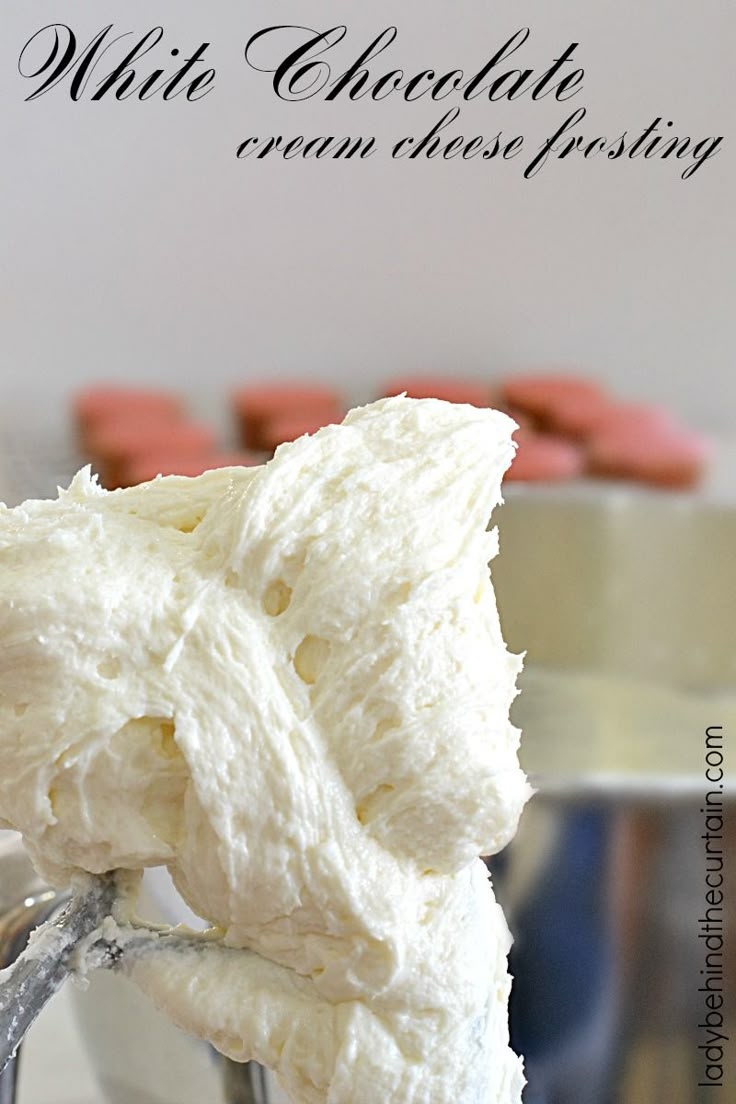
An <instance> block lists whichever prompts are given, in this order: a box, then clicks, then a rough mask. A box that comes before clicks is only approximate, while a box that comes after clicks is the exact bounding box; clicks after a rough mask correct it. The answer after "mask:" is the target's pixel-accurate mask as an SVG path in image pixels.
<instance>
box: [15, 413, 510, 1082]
mask: <svg viewBox="0 0 736 1104" xmlns="http://www.w3.org/2000/svg"><path fill="white" fill-rule="evenodd" d="M512 428H513V423H512V422H511V421H510V420H509V419H508V418H506V417H505V416H504V415H503V414H500V413H498V412H495V411H489V410H477V409H475V408H473V407H466V406H453V405H450V404H447V403H442V402H438V401H435V400H422V401H415V400H411V399H405V398H395V399H386V400H383V401H381V402H378V403H375V404H373V405H371V406H368V407H365V408H362V409H359V410H354V411H352V412H351V413H350V414H349V415H348V416H347V418H346V419H345V422H344V423H343V425H341V426H330V427H327V428H325V429H322V430H320V431H319V432H318V433H316V434H315V435H314V436H312V437H305V438H302V439H300V440H299V441H296V442H294V443H293V444H288V445H283V446H282V447H281V448H279V449H278V451H277V453H276V455H275V457H274V459H273V460H272V461H271V462H270V463H268V464H266V465H265V466H263V467H261V468H255V469H227V470H222V471H217V472H211V473H208V474H206V475H204V476H202V477H200V478H197V479H191V480H190V479H180V478H176V477H169V478H166V479H159V480H156V481H155V482H153V483H150V484H146V485H143V486H141V487H138V488H133V489H130V490H125V491H116V492H112V493H108V492H105V491H103V490H101V489H99V488H98V487H97V486H96V485H95V484H94V483H93V482H92V481H91V480H90V478H89V475H88V473H85V472H82V473H80V475H78V476H77V478H76V479H75V480H74V482H73V483H72V485H71V487H70V488H69V489H68V490H67V491H62V492H60V495H59V499H58V501H55V502H28V503H25V504H23V505H22V506H19V507H16V508H15V509H12V510H8V509H5V508H3V509H2V511H0V654H1V655H2V662H1V663H0V752H1V753H2V759H3V772H2V776H0V817H2V819H3V821H4V822H5V823H7V824H8V825H12V826H13V827H16V828H18V829H19V830H20V831H21V832H22V833H23V835H24V837H25V840H26V843H27V845H28V847H29V848H30V850H31V853H32V855H33V857H34V860H35V862H36V863H37V865H38V867H39V869H41V870H42V871H43V872H44V874H45V875H46V876H48V877H49V878H51V879H52V880H53V881H55V882H57V883H62V882H65V881H67V880H68V879H69V878H70V877H71V876H72V875H73V874H74V872H75V871H77V870H80V869H81V870H86V871H91V872H102V871H105V870H109V869H112V868H115V867H125V868H130V869H138V868H141V867H143V866H146V865H156V864H166V865H167V866H168V867H169V869H170V871H171V874H172V877H173V878H174V881H175V883H176V885H177V887H178V889H179V890H180V892H181V894H182V896H183V897H184V898H185V900H186V901H187V903H188V904H189V905H190V906H191V907H192V908H193V909H194V910H195V911H196V912H197V913H199V914H201V915H202V916H204V917H206V918H207V919H208V920H209V921H210V922H211V923H212V924H213V925H216V926H217V927H218V928H221V929H222V932H223V941H224V943H225V944H227V945H228V946H227V947H214V945H213V944H209V945H208V953H206V954H195V955H194V956H193V958H191V957H190V955H189V954H188V953H183V954H179V955H174V953H173V952H164V953H162V954H161V955H160V956H149V957H148V958H147V959H146V961H145V962H142V963H141V964H140V966H139V967H137V968H135V970H134V971H133V976H134V980H136V981H137V982H138V983H139V984H140V985H141V986H142V987H143V988H145V989H146V991H148V992H149V993H150V994H151V995H152V996H153V998H154V1000H156V1001H157V1003H159V1004H160V1005H161V1006H163V1007H164V1008H166V1009H167V1010H168V1011H169V1013H170V1014H171V1015H172V1017H173V1018H174V1019H175V1020H176V1021H177V1022H179V1023H180V1024H182V1025H183V1026H185V1027H188V1028H189V1029H190V1030H192V1031H195V1032H196V1033H198V1034H201V1035H203V1036H206V1037H208V1038H210V1039H211V1040H212V1041H213V1042H214V1043H215V1045H217V1046H218V1047H219V1048H220V1049H222V1050H223V1051H224V1052H225V1053H228V1054H230V1055H231V1056H234V1057H236V1058H243V1059H244V1058H249V1057H254V1058H256V1059H258V1060H260V1061H261V1062H263V1063H264V1064H265V1065H268V1066H269V1067H271V1068H272V1069H274V1070H275V1071H276V1072H277V1074H278V1075H279V1077H280V1079H281V1081H282V1083H283V1084H284V1086H285V1087H286V1089H287V1091H288V1092H289V1093H290V1094H291V1096H292V1097H293V1099H294V1100H295V1101H299V1102H303V1104H322V1102H330V1104H375V1102H376V1101H377V1100H381V1101H382V1104H412V1102H417V1104H419V1102H422V1104H425V1102H426V1104H430V1102H431V1104H445V1102H447V1104H449V1102H450V1101H452V1102H456V1101H462V1104H490V1102H492V1101H493V1102H503V1104H511V1102H513V1104H516V1102H517V1101H518V1100H519V1099H520V1092H521V1084H522V1077H521V1072H520V1063H519V1060H518V1059H517V1058H516V1056H515V1055H513V1053H512V1052H511V1051H510V1050H509V1049H508V1031H507V1013H506V1003H507V997H508V984H509V983H508V977H507V973H506V962H505V959H506V954H507V951H508V946H509V936H508V931H507V928H506V925H505V922H504V919H503V916H502V914H501V911H500V909H499V908H498V906H497V905H496V903H495V901H494V899H493V894H492V891H491V887H490V884H489V882H488V880H487V876H486V873H485V868H484V866H483V865H482V863H481V862H480V861H479V860H478V859H477V856H478V855H480V854H489V853H492V852H495V851H497V850H498V849H499V848H500V847H502V846H503V845H504V844H505V843H506V842H507V841H508V840H509V839H510V837H511V836H512V835H513V832H514V830H515V828H516V823H517V820H518V817H519V814H520V811H521V808H522V806H523V804H524V801H525V800H526V797H527V795H528V787H527V784H526V781H525V778H524V775H523V774H522V772H521V770H520V769H519V766H518V763H517V758H516V751H517V745H518V733H517V731H516V730H515V729H514V728H513V727H512V726H511V725H510V723H509V719H508V712H509V706H510V703H511V701H512V699H513V697H514V695H515V680H516V676H517V673H518V671H519V668H520V661H519V659H518V658H517V657H515V656H512V655H510V654H509V653H508V652H507V650H506V648H505V645H504V643H503V640H502V636H501V631H500V627H499V622H498V616H497V612H496V606H495V600H494V596H493V590H492V586H491V582H490V577H489V573H488V567H487V564H488V561H489V560H490V559H491V557H492V556H493V555H494V554H495V552H496V534H495V531H493V532H488V531H487V529H486V526H487V520H488V517H489V516H490V513H491V510H492V508H493V507H494V506H495V504H496V503H497V502H498V501H499V499H500V482H501V477H502V474H503V472H504V470H505V468H506V467H507V466H508V464H509V463H510V461H511V459H512V456H513V445H512V444H511V440H510V434H511V430H512ZM230 948H247V950H245V951H244V950H234V949H230ZM210 952H211V953H210Z"/></svg>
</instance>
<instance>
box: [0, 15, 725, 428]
mask: <svg viewBox="0 0 736 1104" xmlns="http://www.w3.org/2000/svg"><path fill="white" fill-rule="evenodd" d="M55 21H59V22H66V23H69V24H70V25H72V26H73V27H74V29H75V30H76V32H77V34H78V37H79V38H80V39H85V40H88V39H89V38H91V37H92V36H93V34H95V33H96V32H97V31H98V30H99V29H100V28H101V27H102V26H103V25H105V24H106V23H109V22H112V23H114V24H115V27H116V30H117V31H118V32H121V31H123V30H135V31H139V32H141V33H143V32H144V31H146V30H148V29H149V28H150V27H151V26H153V25H154V24H156V23H161V24H162V25H163V26H164V27H165V28H166V32H167V35H166V39H165V44H166V45H167V46H168V48H172V47H173V46H179V47H180V48H181V49H182V54H185V53H187V52H191V50H193V49H194V48H195V47H196V46H197V45H199V43H200V42H201V41H203V40H207V41H209V42H210V43H211V45H210V47H209V50H208V52H207V57H208V59H209V61H210V64H214V65H215V66H216V68H217V80H216V87H215V89H214V91H213V92H212V94H211V95H209V96H208V97H206V98H205V99H203V100H202V101H201V102H200V103H196V104H188V103H186V102H184V101H183V99H181V98H179V99H177V100H175V101H173V102H172V103H168V104H166V103H160V102H158V101H151V102H149V103H145V104H141V103H139V102H137V101H135V102H134V101H127V102H123V103H117V102H115V101H112V100H109V99H107V100H104V101H102V102H101V103H91V102H89V101H88V100H85V101H84V102H81V103H73V102H72V101H71V100H70V99H69V97H68V93H67V92H66V91H65V89H63V88H59V89H57V90H56V91H55V92H54V93H52V94H49V95H47V96H44V97H43V98H41V99H40V100H38V101H36V102H33V103H25V102H24V97H25V96H27V95H28V94H29V93H30V91H31V89H32V87H33V85H32V83H31V82H29V81H26V80H23V79H22V78H21V77H20V76H19V75H18V71H17V59H18V54H19V52H20V49H21V47H22V46H23V44H24V42H25V41H26V40H27V39H28V38H29V37H30V35H31V34H32V33H33V32H34V31H35V30H36V29H38V28H39V27H41V26H42V25H43V24H44V23H48V22H55ZM279 22H281V23H301V24H309V25H310V26H313V27H316V28H320V29H323V28H326V27H327V26H331V25H334V24H335V23H339V22H345V23H346V24H347V25H348V27H349V32H350V33H349V38H348V40H347V42H346V43H343V44H342V45H341V46H340V47H339V48H337V49H336V50H334V51H333V56H334V57H335V60H336V61H337V62H339V61H342V62H343V65H347V64H348V63H349V62H350V61H351V60H352V59H353V56H354V55H355V54H356V53H357V52H358V51H359V50H362V49H363V48H364V47H365V46H366V45H367V44H368V42H369V41H370V39H371V38H372V37H373V36H374V35H375V34H376V33H377V32H378V31H380V30H381V29H382V28H383V27H385V26H387V25H389V24H391V23H395V24H396V25H397V26H398V28H399V32H400V34H399V39H398V40H397V42H396V43H395V44H394V46H393V47H392V48H391V51H390V53H388V54H384V55H383V57H382V59H381V61H379V62H378V63H376V73H377V75H379V74H380V73H381V72H383V71H384V68H388V67H394V66H396V65H403V67H405V68H406V69H407V71H413V70H418V69H421V68H426V67H427V66H433V67H435V68H437V69H438V70H445V69H448V68H454V67H456V66H460V67H464V68H466V69H467V70H468V71H470V70H471V69H473V68H475V67H478V66H479V65H480V64H482V62H483V61H485V60H486V59H487V58H488V57H489V56H490V54H492V53H493V52H494V51H495V50H496V49H497V48H498V47H499V46H500V45H501V43H502V42H503V41H504V40H505V39H506V38H507V37H508V36H509V35H510V34H511V33H512V32H513V31H514V30H516V28H517V27H519V26H522V25H524V24H527V25H529V26H530V27H531V28H532V31H533V37H532V39H531V40H530V42H529V43H528V44H527V45H526V47H525V48H524V50H523V53H520V54H519V55H517V58H518V59H520V60H521V61H523V63H524V64H529V65H535V66H539V67H540V68H544V67H546V66H547V65H548V64H549V62H550V61H551V58H552V57H554V56H556V55H557V54H558V53H559V52H560V51H561V50H562V49H563V48H564V47H565V46H566V45H567V44H568V43H569V42H570V41H573V40H574V41H578V42H579V43H580V46H579V47H578V50H577V53H576V58H577V60H578V64H582V65H583V66H584V67H585V70H586V78H585V86H584V90H583V92H582V93H581V94H580V95H579V96H577V97H576V98H575V99H574V100H572V101H571V102H570V103H569V104H555V103H554V102H552V103H550V102H549V100H545V101H544V102H543V103H537V104H532V103H530V102H528V101H527V100H522V101H519V102H518V103H516V104H513V105H511V106H509V105H508V104H505V103H499V104H488V103H487V102H486V101H483V100H478V101H476V102H475V103H473V104H469V105H466V106H464V107H463V112H462V126H461V125H460V124H458V125H457V126H456V127H455V130H454V132H465V133H466V134H468V135H471V134H476V133H481V134H486V135H488V136H490V135H492V134H494V133H495V132H496V130H497V129H498V128H499V127H503V128H504V129H505V130H508V131H509V132H510V133H511V134H516V133H525V134H527V136H528V141H529V142H530V143H531V142H533V141H534V140H536V141H537V142H539V141H541V139H542V138H543V137H544V135H545V134H546V133H547V132H548V131H550V130H554V129H555V128H556V126H557V125H558V123H559V122H561V121H562V120H563V119H564V118H565V117H566V116H567V114H569V111H570V110H572V109H573V108H574V107H576V106H578V105H584V106H586V107H587V109H588V113H589V115H588V119H587V120H586V121H585V123H584V124H582V125H581V128H580V130H581V132H585V133H590V134H591V136H592V135H593V134H598V133H607V134H609V136H611V137H613V136H615V135H617V134H619V133H620V131H621V129H622V128H624V127H629V128H631V129H632V131H633V130H636V129H640V128H642V127H644V126H645V125H646V124H647V123H648V122H649V121H651V120H652V119H653V118H654V117H655V116H656V115H658V114H661V115H664V116H665V117H666V118H671V119H673V120H674V121H675V128H674V130H675V131H679V132H680V133H689V134H692V135H696V136H706V135H710V134H724V135H725V136H726V142H725V145H724V148H723V149H722V151H721V153H720V154H719V155H718V156H717V157H716V158H715V159H714V160H713V161H712V162H710V163H709V164H707V165H706V166H704V167H703V168H701V169H700V170H699V171H698V172H697V173H696V174H695V176H694V177H693V178H692V179H691V180H689V181H685V182H683V181H682V180H681V179H680V175H679V171H678V170H677V168H676V166H675V165H674V164H673V163H671V162H659V161H652V162H644V161H643V160H637V161H633V162H629V161H623V160H622V161H616V162H606V161H603V160H601V159H598V160H596V161H592V162H590V163H587V164H583V163H580V162H577V163H573V162H555V163H553V164H550V165H549V166H548V167H547V168H546V169H545V171H544V172H542V173H541V174H540V175H538V176H537V177H536V178H535V179H534V180H532V181H525V180H524V179H523V177H522V169H523V165H522V163H521V162H520V161H518V160H517V161H516V162H510V163H508V164H505V165H504V164H498V163H497V162H496V161H490V162H483V161H478V160H475V161H472V162H465V163H463V162H461V161H450V162H447V163H438V162H436V161H434V162H431V163H429V162H426V161H421V162H414V163H410V162H407V161H397V162H393V161H391V160H390V159H389V158H387V157H374V158H372V159H370V160H368V161H366V162H362V163H352V162H346V163H340V162H333V161H321V162H316V161H308V162H302V161H298V160H293V161H289V162H284V161H276V160H273V161H271V160H266V161H260V162H253V161H252V160H250V161H243V162H238V161H237V160H236V159H235V156H234V151H235V147H236V145H237V144H238V142H239V141H240V140H241V139H242V138H244V137H246V136H248V135H249V134H259V133H260V134H263V135H266V134H270V133H273V132H276V133H284V134H300V133H301V134H318V133H328V134H330V133H336V134H375V135H376V136H377V137H378V140H379V142H380V143H381V144H382V145H384V146H388V145H389V144H390V141H391V140H396V138H397V137H399V136H401V135H402V134H407V133H416V134H420V133H422V126H423V125H424V126H426V127H429V126H430V125H431V124H432V123H433V122H434V121H435V120H436V119H437V118H439V117H440V115H441V114H443V112H444V110H445V109H446V108H447V107H449V106H451V104H452V103H453V102H454V101H446V102H445V104H432V103H431V102H430V103H429V104H425V103H424V102H423V101H422V103H421V104H415V105H408V106H407V105H405V104H404V103H403V101H400V100H399V99H398V98H396V99H390V100H387V101H386V102H384V103H379V104H370V103H365V102H363V103H360V104H350V103H349V101H347V100H343V101H338V102H337V103H334V104H325V103H324V102H323V101H322V100H310V101H309V102H308V103H305V104H293V105H290V104H283V103H281V102H279V101H278V100H277V99H276V97H275V96H274V94H273V92H272V90H271V87H270V84H269V81H268V78H267V77H265V76H263V75H260V74H258V73H255V72H253V71H251V70H249V69H247V68H246V65H245V63H244V61H243V58H242V48H243V45H244V43H245V41H246V40H247V39H248V38H249V36H250V35H251V34H252V33H254V32H255V31H256V30H258V29H259V28H261V27H264V26H267V25H269V24H273V23H279ZM131 41H132V40H131ZM735 42H736V9H734V7H733V4H732V3H731V2H730V0H706V2H705V3H703V4H694V3H692V2H691V0H671V2H670V3H667V4H664V3H663V2H662V0H616V2H614V0H596V2H595V3H591V2H590V0H531V2H530V0H526V2H511V0H503V2H492V0H459V2H456V3H452V4H451V3H449V2H447V0H401V2H393V3H388V2H386V0H372V2H370V3H369V2H368V0H365V2H364V3H362V4H358V3H357V2H355V0H348V2H341V3H339V2H336V0H299V2H296V0H252V2H250V3H244V2H241V0H219V2H214V3H211V4H203V3H195V2H194V0H127V2H126V3H125V4H121V3H111V2H110V0H73V2H72V0H56V2H50V0H35V2H34V3H33V4H28V3H27V2H26V0H4V2H3V11H2V35H1V36H0V96H1V98H2V120H1V123H0V125H1V127H2V134H1V137H0V143H1V145H0V148H1V149H2V158H3V171H2V188H3V192H4V196H3V203H2V213H1V218H2V226H1V230H2V282H1V285H0V317H1V319H2V369H1V372H2V375H1V377H0V403H2V404H3V405H4V406H5V407H7V406H8V404H12V403H13V402H18V401H21V400H23V401H24V402H25V401H28V400H29V399H30V400H33V401H34V402H37V403H38V404H39V406H43V405H49V404H56V403H58V402H59V401H63V400H64V399H65V397H66V396H67V395H68V393H69V392H70V391H71V390H73V389H74V388H75V387H77V386H78V385H80V384H81V383H83V382H85V381H89V380H93V379H98V378H100V377H103V376H104V377H110V378H115V379H129V380H132V381H143V380H150V381H153V382H173V383H176V384H177V385H178V386H180V387H181V388H182V389H184V390H186V391H189V392H192V393H198V392H202V391H203V390H208V391H210V392H211V394H212V395H213V396H214V395H220V394H222V395H223V396H224V394H225V392H226V390H227V388H228V387H229V386H230V385H231V384H232V383H234V382H236V381H239V380H243V379H246V378H250V377H254V376H257V375H259V374H262V373H264V372H271V371H278V372H281V373H283V374H285V375H289V376H301V375H309V374H315V375H319V376H320V377H323V378H328V379H334V380H339V381H341V382H342V383H343V385H344V386H345V387H346V388H347V389H348V390H349V391H350V393H351V394H352V395H353V396H354V397H355V398H356V399H365V398H367V397H370V396H371V395H372V393H373V392H374V390H375V388H376V386H377V385H378V384H379V383H380V381H381V380H382V379H383V378H385V377H386V376H387V375H389V374H391V373H392V372H394V371H398V370H404V369H407V370H416V369H436V370H451V371H455V372H457V373H458V374H459V373H462V374H470V375H488V374H490V375H494V374H499V373H502V372H506V371H508V370H517V369H520V368H522V367H526V366H527V365H529V364H539V363H552V364H574V365H580V366H582V367H584V368H589V369H592V370H593V371H594V372H595V373H596V374H598V375H600V376H601V377H603V378H604V379H606V380H608V381H609V382H610V383H611V384H612V385H614V386H615V387H617V388H618V390H620V391H621V392H622V393H625V394H628V395H632V396H636V397H644V398H646V397H658V398H667V399H668V400H669V401H670V403H671V405H672V406H674V407H675V408H676V409H678V410H679V411H681V412H682V413H683V414H686V415H687V416H688V417H689V418H690V420H691V421H692V422H694V423H696V424H699V425H703V426H712V427H714V428H725V427H727V426H728V425H729V423H730V421H731V419H732V411H733V407H734V403H735V402H736V383H735V382H734V380H735V378H736V373H734V371H733V338H734V291H735V289H736V266H735V263H734V245H735V244H736V234H735V230H736V221H735V219H734V203H733V196H734V181H735V179H736V176H735V174H734V167H735V155H734V150H735V149H736V136H735V135H734V129H735V128H734V114H735V109H734V94H733V85H732V80H733V68H732V64H731V60H730V59H731V56H732V50H733V47H734V44H735ZM152 56H154V57H157V56H158V55H152ZM383 58H385V59H386V60H385V63H384V61H383ZM458 102H460V101H458Z"/></svg>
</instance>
